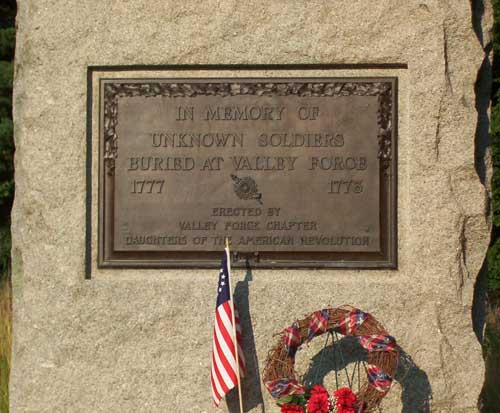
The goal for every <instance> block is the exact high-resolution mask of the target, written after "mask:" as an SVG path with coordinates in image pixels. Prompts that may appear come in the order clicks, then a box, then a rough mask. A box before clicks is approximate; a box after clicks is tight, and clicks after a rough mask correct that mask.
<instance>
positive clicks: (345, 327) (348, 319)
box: [337, 308, 370, 336]
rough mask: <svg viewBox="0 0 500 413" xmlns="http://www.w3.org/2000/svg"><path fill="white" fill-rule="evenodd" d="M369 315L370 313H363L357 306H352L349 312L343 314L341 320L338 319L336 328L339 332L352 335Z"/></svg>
mask: <svg viewBox="0 0 500 413" xmlns="http://www.w3.org/2000/svg"><path fill="white" fill-rule="evenodd" d="M368 317H370V314H368V313H365V312H363V311H361V310H359V309H357V308H353V309H352V310H351V311H350V312H349V314H347V315H346V316H345V318H344V319H343V320H341V321H340V323H339V325H338V327H337V330H338V332H339V333H340V334H343V335H344V336H346V335H353V334H354V333H355V332H356V330H357V328H358V327H359V326H360V325H361V324H363V322H364V321H365V320H366V319H367V318H368Z"/></svg>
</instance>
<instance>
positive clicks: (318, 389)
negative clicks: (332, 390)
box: [307, 386, 330, 413]
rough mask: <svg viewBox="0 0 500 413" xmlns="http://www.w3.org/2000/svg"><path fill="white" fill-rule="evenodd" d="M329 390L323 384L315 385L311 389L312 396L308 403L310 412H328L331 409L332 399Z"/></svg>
mask: <svg viewBox="0 0 500 413" xmlns="http://www.w3.org/2000/svg"><path fill="white" fill-rule="evenodd" d="M328 399H329V397H328V392H327V391H326V390H325V388H324V387H322V386H314V387H313V388H312V389H311V398H310V399H309V402H308V403H307V411H308V412H309V413H328V411H329V410H330V401H329V400H328Z"/></svg>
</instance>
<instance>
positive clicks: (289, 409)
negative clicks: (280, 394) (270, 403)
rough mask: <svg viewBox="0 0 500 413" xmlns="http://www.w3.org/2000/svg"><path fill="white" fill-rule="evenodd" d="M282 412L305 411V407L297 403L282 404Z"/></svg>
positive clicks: (295, 412) (297, 412)
mask: <svg viewBox="0 0 500 413" xmlns="http://www.w3.org/2000/svg"><path fill="white" fill-rule="evenodd" d="M281 413H305V412H304V409H303V408H302V407H300V406H297V405H295V404H283V405H282V406H281Z"/></svg>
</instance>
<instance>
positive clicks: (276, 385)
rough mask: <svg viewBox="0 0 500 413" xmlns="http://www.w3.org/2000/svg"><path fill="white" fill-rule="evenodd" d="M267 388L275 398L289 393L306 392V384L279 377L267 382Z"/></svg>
mask: <svg viewBox="0 0 500 413" xmlns="http://www.w3.org/2000/svg"><path fill="white" fill-rule="evenodd" d="M265 385H266V387H267V390H269V393H271V396H273V397H274V398H275V399H280V398H282V397H284V396H288V395H289V394H304V392H305V389H304V386H302V385H301V384H299V383H298V382H297V380H293V379H277V380H273V381H268V382H266V383H265Z"/></svg>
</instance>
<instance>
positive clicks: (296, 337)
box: [283, 323, 302, 357]
mask: <svg viewBox="0 0 500 413" xmlns="http://www.w3.org/2000/svg"><path fill="white" fill-rule="evenodd" d="M284 333H285V334H284V335H283V341H284V342H285V347H286V351H287V353H288V356H289V357H295V353H296V352H297V349H298V348H299V347H300V345H301V344H302V343H301V339H300V331H299V324H298V323H293V324H292V325H291V326H290V327H288V328H286V329H285V331H284Z"/></svg>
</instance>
